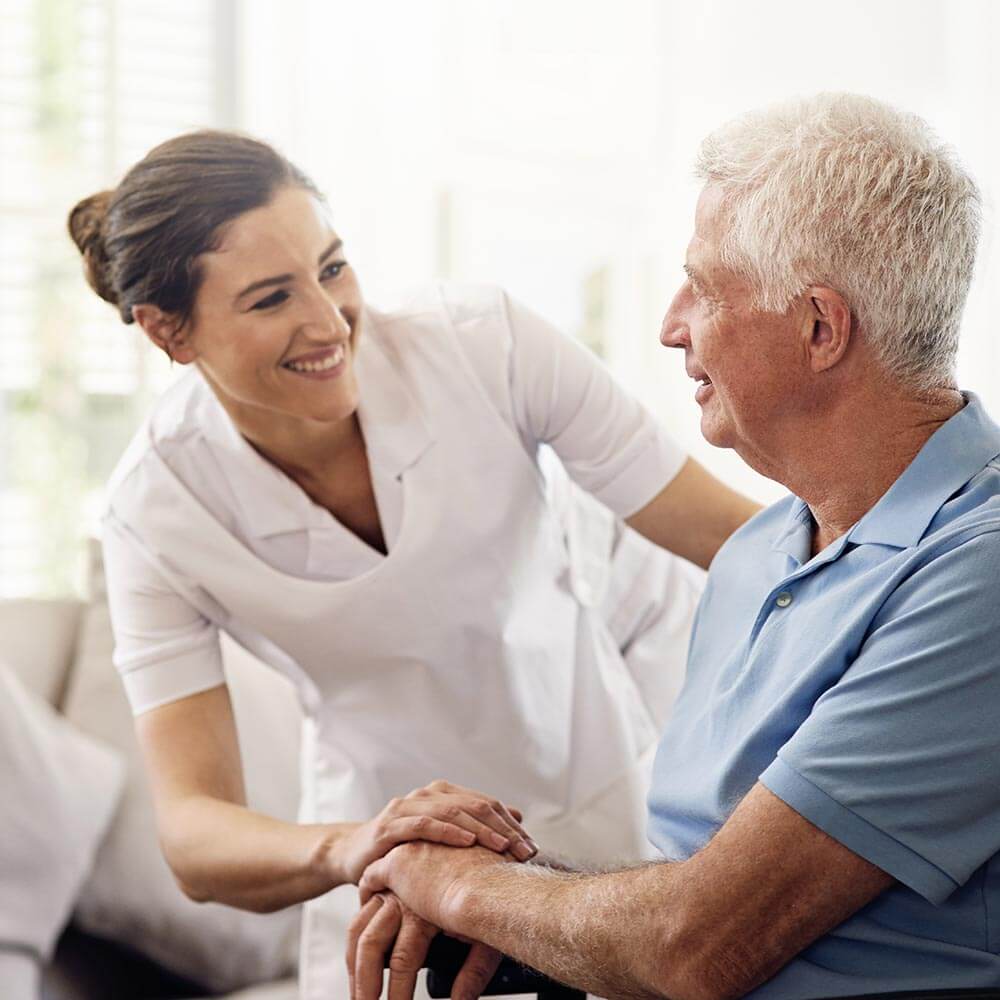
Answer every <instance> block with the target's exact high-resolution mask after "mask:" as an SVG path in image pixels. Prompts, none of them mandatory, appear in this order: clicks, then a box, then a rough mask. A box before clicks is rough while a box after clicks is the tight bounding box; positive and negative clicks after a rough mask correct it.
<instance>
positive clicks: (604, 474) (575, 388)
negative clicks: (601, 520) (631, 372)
mask: <svg viewBox="0 0 1000 1000" xmlns="http://www.w3.org/2000/svg"><path fill="white" fill-rule="evenodd" d="M505 305H506V313H507V320H508V324H509V328H510V335H511V350H510V358H509V380H510V393H511V401H512V413H513V418H514V421H515V423H516V424H517V428H518V431H519V433H520V434H521V436H522V439H524V440H526V441H527V442H530V443H534V444H536V445H538V444H548V445H550V446H551V447H552V449H553V450H554V451H555V453H556V454H557V455H558V456H559V459H560V460H561V461H562V463H563V465H564V466H565V467H566V470H567V471H568V472H569V474H570V476H571V477H572V478H573V480H574V481H575V482H576V483H577V484H578V485H580V486H581V487H582V488H583V489H585V490H586V491H587V492H588V493H592V494H593V495H594V496H595V497H597V499H598V500H600V501H601V502H602V503H604V504H606V505H607V506H608V507H609V508H610V509H611V510H612V511H614V512H615V513H616V514H617V515H618V516H619V517H629V516H630V515H632V514H634V513H635V512H636V511H638V510H640V509H641V508H643V507H644V506H645V505H646V504H647V503H649V501H650V500H652V499H653V498H654V497H655V496H656V495H657V494H658V493H659V492H660V491H661V490H662V489H663V487H664V486H666V485H667V483H669V482H670V480H671V479H673V477H674V476H675V475H677V473H678V472H679V471H680V469H681V466H682V465H683V464H684V461H685V459H686V457H687V456H686V454H685V453H684V451H683V449H682V448H681V447H680V446H679V445H678V444H677V443H676V442H675V441H674V440H673V439H672V438H671V437H670V436H669V435H668V434H667V432H666V430H665V429H664V428H663V427H662V426H661V425H660V423H659V422H658V421H657V420H656V419H655V418H654V417H653V415H652V414H651V413H650V412H649V411H648V410H647V409H646V408H645V407H644V406H643V405H642V404H641V403H639V402H638V400H636V399H634V398H633V397H632V396H630V395H629V394H628V393H627V392H626V391H625V390H624V389H623V388H622V387H621V386H620V385H619V384H618V383H617V382H616V381H615V379H614V378H613V377H612V376H611V373H610V372H609V371H608V370H607V368H605V367H604V365H603V364H602V363H601V362H600V360H599V359H598V358H597V357H595V356H594V354H593V353H592V352H591V351H589V350H587V349H586V348H585V347H583V346H582V345H581V344H579V343H577V342H576V341H574V340H572V339H571V338H570V337H567V336H566V335H564V334H562V333H560V332H559V331H558V330H557V329H556V328H555V327H553V326H552V325H551V324H550V323H548V322H546V321H545V320H544V319H542V318H541V317H540V316H538V315H537V314H535V313H534V312H532V311H531V310H529V309H527V308H526V307H525V306H523V305H521V304H520V303H518V302H516V301H514V300H513V299H511V298H510V297H508V296H505Z"/></svg>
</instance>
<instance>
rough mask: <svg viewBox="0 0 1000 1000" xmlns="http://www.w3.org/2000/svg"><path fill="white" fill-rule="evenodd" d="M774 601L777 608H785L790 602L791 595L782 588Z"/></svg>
mask: <svg viewBox="0 0 1000 1000" xmlns="http://www.w3.org/2000/svg"><path fill="white" fill-rule="evenodd" d="M774 603H775V604H777V605H778V607H779V608H787V607H788V605H789V604H791V603H792V595H791V594H790V593H789V592H788V591H787V590H783V591H782V592H781V593H780V594H778V596H777V597H776V598H775V600H774Z"/></svg>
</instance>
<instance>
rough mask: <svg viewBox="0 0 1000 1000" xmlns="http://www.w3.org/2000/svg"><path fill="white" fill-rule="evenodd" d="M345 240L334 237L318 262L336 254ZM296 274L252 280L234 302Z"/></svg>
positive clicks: (288, 279)
mask: <svg viewBox="0 0 1000 1000" xmlns="http://www.w3.org/2000/svg"><path fill="white" fill-rule="evenodd" d="M343 245H344V241H343V240H342V239H340V238H339V237H338V238H337V239H334V240H333V242H332V243H331V244H330V245H329V246H328V247H327V248H326V249H325V250H324V251H323V252H322V253H321V254H320V255H319V258H318V260H317V263H319V264H322V263H323V261H325V260H326V259H327V257H329V256H330V255H331V254H335V253H336V252H337V251H338V250H339V249H340V248H341V247H342V246H343ZM293 277H294V275H292V274H276V275H274V277H272V278H261V279H260V280H259V281H252V282H251V283H250V284H249V285H247V287H246V288H244V289H243V291H242V292H240V293H239V294H238V295H237V296H236V298H235V299H233V301H234V302H239V300H240V299H242V298H243V297H244V296H245V295H249V294H250V293H251V292H256V291H259V290H260V289H261V288H269V287H270V286H271V285H283V284H284V283H285V282H286V281H291V280H292V278H293Z"/></svg>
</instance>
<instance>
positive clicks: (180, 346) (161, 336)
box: [132, 303, 197, 365]
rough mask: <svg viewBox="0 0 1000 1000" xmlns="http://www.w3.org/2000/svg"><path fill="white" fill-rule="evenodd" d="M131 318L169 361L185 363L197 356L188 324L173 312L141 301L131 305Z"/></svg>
mask: <svg viewBox="0 0 1000 1000" xmlns="http://www.w3.org/2000/svg"><path fill="white" fill-rule="evenodd" d="M132 319H134V320H135V321H136V323H138V324H139V326H141V327H142V329H143V332H144V333H145V334H146V336H147V337H149V339H150V340H151V341H152V342H153V343H154V344H155V345H156V346H157V347H158V348H159V349H160V350H161V351H163V353H164V354H166V355H167V357H168V358H170V360H171V361H176V362H177V363H178V364H179V365H187V364H190V363H191V362H192V361H194V359H195V358H196V357H197V354H196V352H195V349H194V345H193V344H192V343H191V337H190V330H191V327H190V324H189V323H182V322H180V321H179V320H178V318H177V317H176V316H175V315H174V314H173V313H166V312H164V311H163V310H162V309H161V308H160V307H159V306H154V305H150V304H149V303H143V304H141V305H137V306H132Z"/></svg>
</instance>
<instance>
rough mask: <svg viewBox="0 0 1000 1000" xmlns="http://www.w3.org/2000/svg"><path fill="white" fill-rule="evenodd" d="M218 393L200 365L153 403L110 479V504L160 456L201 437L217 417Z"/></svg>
mask: <svg viewBox="0 0 1000 1000" xmlns="http://www.w3.org/2000/svg"><path fill="white" fill-rule="evenodd" d="M213 404H215V406H216V407H217V405H218V404H217V403H216V402H215V397H214V396H213V395H212V392H211V390H210V389H209V387H208V385H207V384H206V383H205V380H204V379H203V378H202V377H201V375H200V374H199V372H198V371H197V369H194V368H192V369H191V370H190V371H187V372H185V373H184V374H183V375H182V376H181V377H180V378H179V379H177V381H176V382H174V383H173V384H172V385H171V386H169V387H168V388H167V389H166V391H164V392H163V394H162V395H161V396H159V398H158V399H157V400H156V402H155V403H154V404H153V407H152V409H151V410H150V412H149V414H148V415H147V416H146V418H145V420H143V422H142V424H141V425H140V426H139V429H138V430H137V431H136V432H135V434H134V435H133V437H132V440H131V441H130V443H129V445H128V447H127V448H126V449H125V451H124V453H123V454H122V457H121V458H120V459H119V460H118V464H117V465H116V466H115V469H114V471H113V472H112V474H111V478H110V479H109V481H108V486H107V490H106V496H107V499H108V502H109V504H110V503H112V502H113V500H114V499H115V498H116V497H119V498H120V497H121V496H122V495H123V494H124V493H126V492H128V484H129V483H130V481H134V480H135V479H136V478H137V476H138V475H139V474H140V473H141V472H147V473H148V472H149V471H150V470H151V469H152V468H154V467H155V466H156V465H157V462H158V459H168V458H169V455H170V453H171V452H172V451H173V450H175V449H176V448H177V447H178V446H180V445H181V444H182V443H185V442H189V441H190V439H191V438H193V437H201V436H203V435H204V433H205V429H206V427H207V426H208V425H209V423H210V422H211V420H212V419H213V417H214V413H213V412H212V411H213V409H214V407H213Z"/></svg>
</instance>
